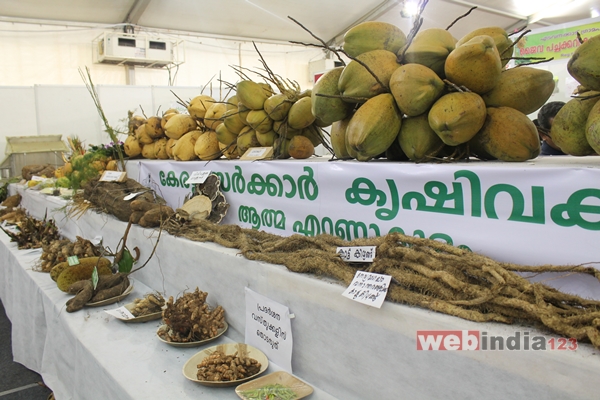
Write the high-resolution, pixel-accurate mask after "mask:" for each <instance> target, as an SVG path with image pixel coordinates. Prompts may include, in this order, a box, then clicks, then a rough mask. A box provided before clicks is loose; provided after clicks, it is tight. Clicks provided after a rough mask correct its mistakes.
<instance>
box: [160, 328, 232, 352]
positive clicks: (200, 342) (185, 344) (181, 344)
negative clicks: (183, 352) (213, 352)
mask: <svg viewBox="0 0 600 400" xmlns="http://www.w3.org/2000/svg"><path fill="white" fill-rule="evenodd" d="M224 324H225V326H223V327H222V328H221V329H219V330H218V331H217V335H216V336H214V337H211V338H209V339H204V340H198V341H196V342H169V341H168V340H165V339H163V338H162V337H160V335H159V334H158V332H160V331H161V330H163V329H165V328H166V327H167V325H161V326H160V327H159V328H158V330H157V331H156V336H157V337H158V340H160V341H161V342H163V343H166V344H168V345H171V346H173V347H198V346H201V345H203V344H206V343H208V342H212V341H213V340H215V339H217V338H218V337H219V336H221V335H222V334H224V333H225V331H226V330H227V328H229V325H227V322H225V323H224Z"/></svg>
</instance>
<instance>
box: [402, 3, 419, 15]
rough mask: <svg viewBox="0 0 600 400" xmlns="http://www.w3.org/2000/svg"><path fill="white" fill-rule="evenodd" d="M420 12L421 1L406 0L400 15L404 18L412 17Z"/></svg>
mask: <svg viewBox="0 0 600 400" xmlns="http://www.w3.org/2000/svg"><path fill="white" fill-rule="evenodd" d="M418 13H419V2H418V1H414V0H409V1H405V2H404V5H403V6H402V9H401V10H400V15H401V16H402V18H412V17H414V16H415V15H417V14H418Z"/></svg>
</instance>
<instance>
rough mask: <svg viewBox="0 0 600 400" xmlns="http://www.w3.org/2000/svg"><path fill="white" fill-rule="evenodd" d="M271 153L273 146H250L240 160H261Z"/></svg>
mask: <svg viewBox="0 0 600 400" xmlns="http://www.w3.org/2000/svg"><path fill="white" fill-rule="evenodd" d="M272 155H273V147H250V148H249V149H248V150H246V152H245V153H244V154H243V155H242V156H241V157H240V160H261V159H263V158H268V157H271V156H272Z"/></svg>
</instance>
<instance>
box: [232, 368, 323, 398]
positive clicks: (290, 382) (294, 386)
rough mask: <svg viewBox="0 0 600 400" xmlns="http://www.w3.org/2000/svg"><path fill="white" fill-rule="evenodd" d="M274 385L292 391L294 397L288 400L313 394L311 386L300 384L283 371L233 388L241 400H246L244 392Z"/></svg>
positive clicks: (300, 382)
mask: <svg viewBox="0 0 600 400" xmlns="http://www.w3.org/2000/svg"><path fill="white" fill-rule="evenodd" d="M276 384H279V385H282V386H285V387H286V388H289V389H291V390H293V391H294V393H296V396H294V397H292V398H290V400H298V399H303V398H304V397H306V396H308V395H310V394H311V393H312V392H313V388H312V386H310V385H309V384H307V383H304V382H302V381H301V380H300V379H298V378H296V377H295V376H294V375H291V374H288V373H287V372H285V371H277V372H273V373H270V374H269V375H265V376H261V377H260V378H256V379H254V380H251V381H250V382H246V383H243V384H241V385H240V386H238V387H236V388H235V393H236V394H237V395H238V396H239V397H240V398H241V399H244V400H248V398H247V397H245V396H244V392H246V391H251V390H257V389H260V388H262V387H265V386H267V385H276Z"/></svg>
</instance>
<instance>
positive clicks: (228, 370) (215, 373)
mask: <svg viewBox="0 0 600 400" xmlns="http://www.w3.org/2000/svg"><path fill="white" fill-rule="evenodd" d="M197 367H198V373H197V375H196V377H197V378H198V379H199V380H201V381H209V382H223V381H225V382H227V381H237V380H238V379H243V378H248V377H250V376H252V375H256V374H258V373H259V372H260V367H261V364H260V363H259V362H258V361H257V360H255V359H254V358H250V357H245V356H239V355H238V352H237V351H236V352H235V353H234V354H233V355H226V354H225V353H224V352H223V351H221V350H216V351H215V352H214V353H212V354H211V355H209V356H208V357H206V358H205V359H204V360H202V362H201V363H200V364H198V365H197Z"/></svg>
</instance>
